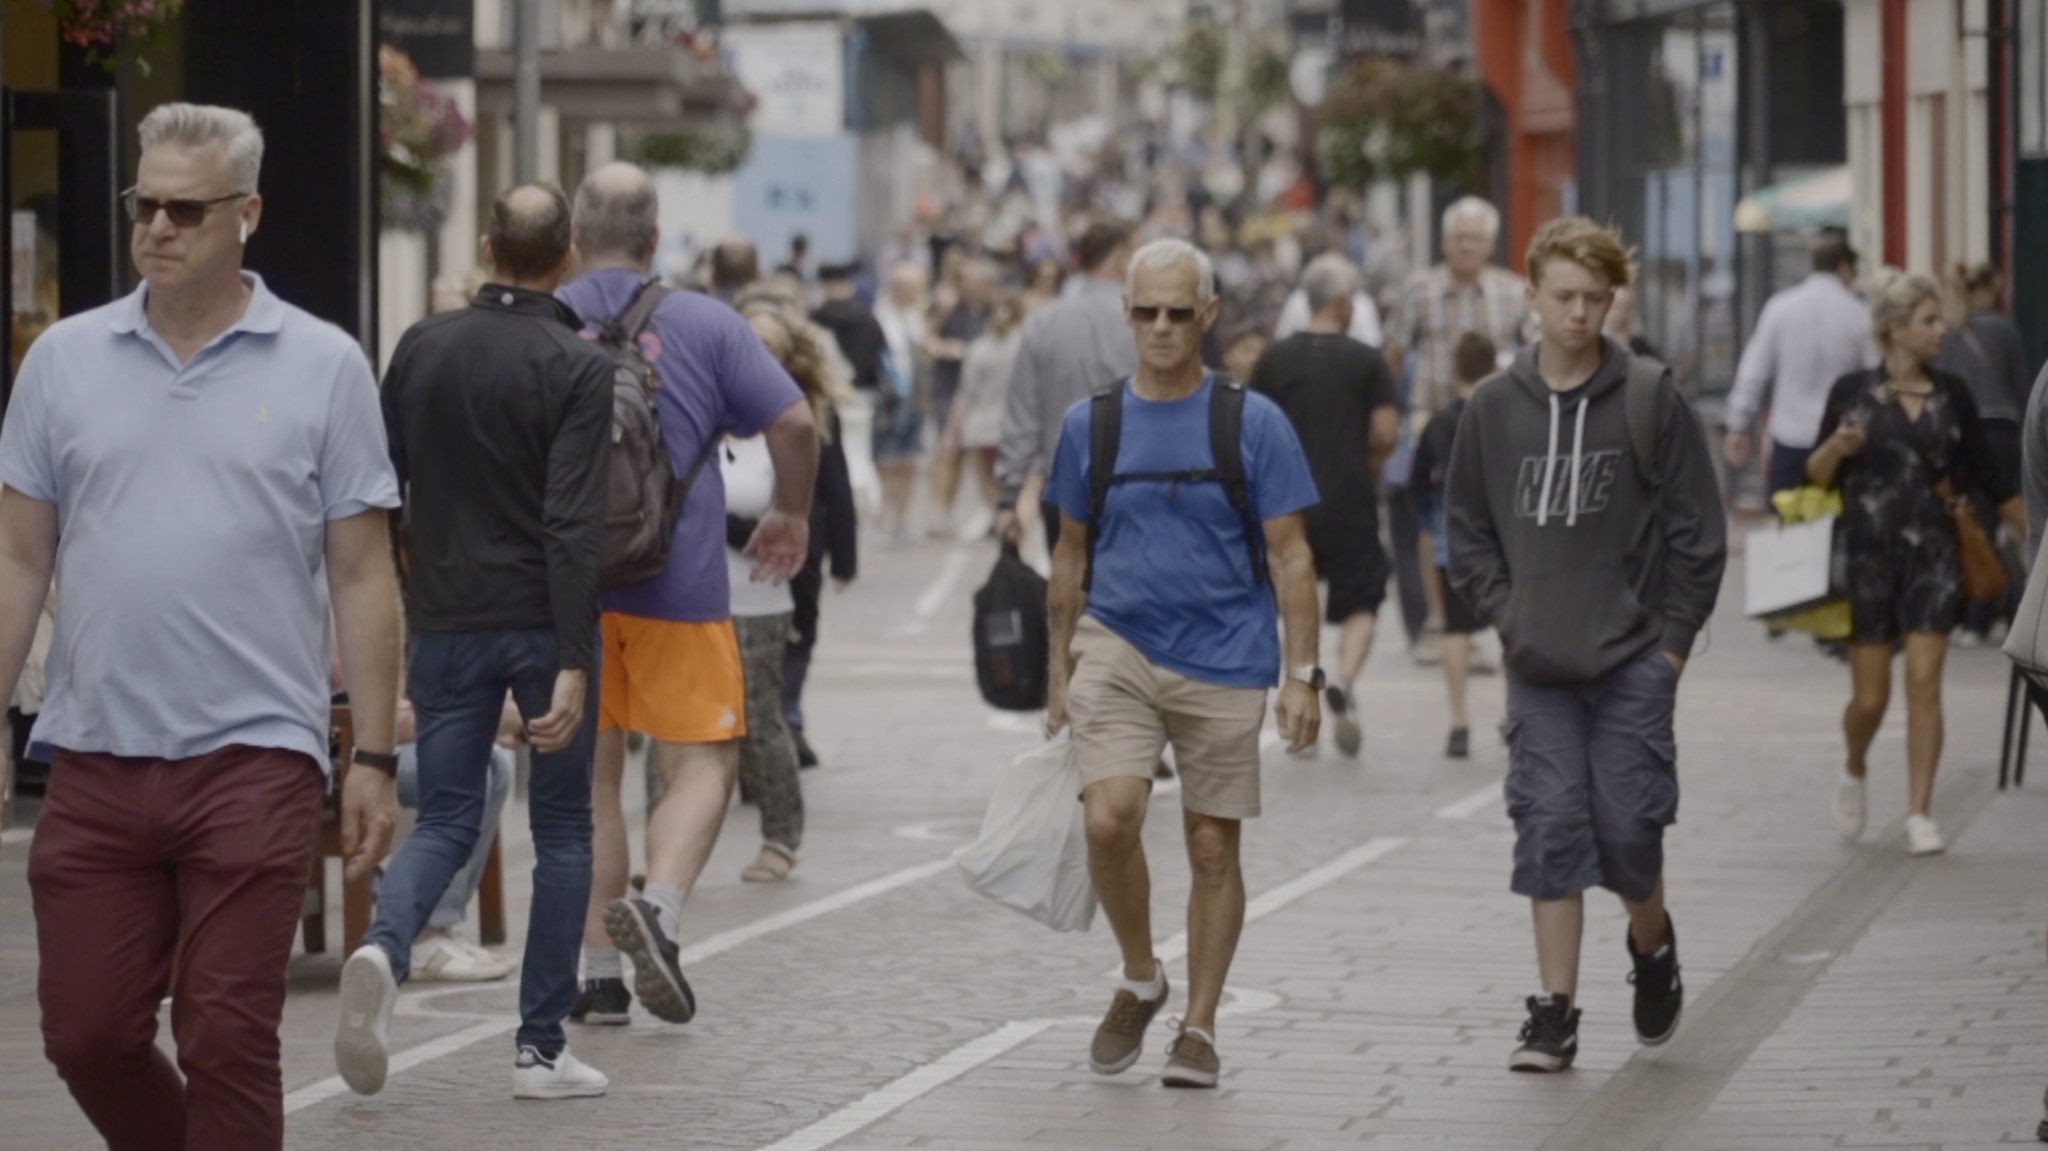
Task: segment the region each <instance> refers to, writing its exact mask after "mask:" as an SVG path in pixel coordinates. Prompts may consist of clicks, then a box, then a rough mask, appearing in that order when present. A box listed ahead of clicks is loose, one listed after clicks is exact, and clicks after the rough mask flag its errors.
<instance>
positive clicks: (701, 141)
mask: <svg viewBox="0 0 2048 1151" xmlns="http://www.w3.org/2000/svg"><path fill="white" fill-rule="evenodd" d="M753 146H754V134H753V132H752V131H750V130H749V129H748V128H747V126H746V125H745V124H744V123H740V122H734V123H731V124H726V125H719V126H715V127H709V128H690V129H685V130H683V131H680V132H645V133H640V134H638V135H631V136H626V137H624V138H622V139H621V140H620V141H619V150H620V152H622V153H624V154H626V155H628V156H631V157H632V158H633V159H634V160H635V161H636V162H638V163H640V164H642V165H644V166H646V167H649V168H688V169H689V170H691V171H693V172H705V173H708V174H710V175H714V176H715V175H720V174H722V173H725V172H730V171H732V170H733V169H735V168H737V167H739V166H740V165H741V164H742V163H744V162H745V161H746V158H747V153H748V152H749V151H750V150H751V149H752V148H753Z"/></svg>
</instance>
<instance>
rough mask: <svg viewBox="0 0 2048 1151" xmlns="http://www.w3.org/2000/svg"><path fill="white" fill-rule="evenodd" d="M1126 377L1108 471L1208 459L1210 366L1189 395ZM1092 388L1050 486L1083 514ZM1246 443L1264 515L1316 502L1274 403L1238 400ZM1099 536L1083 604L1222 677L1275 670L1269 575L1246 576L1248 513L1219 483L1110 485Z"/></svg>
mask: <svg viewBox="0 0 2048 1151" xmlns="http://www.w3.org/2000/svg"><path fill="white" fill-rule="evenodd" d="M1120 386H1121V387H1122V390H1123V404H1124V415H1123V440H1122V443H1121V444H1120V445H1119V446H1118V448H1117V459H1116V471H1117V474H1119V475H1127V474H1130V473H1133V472H1173V471H1187V470H1190V469H1196V470H1200V469H1207V468H1212V467H1214V466H1215V463H1216V461H1215V459H1214V453H1213V452H1211V451H1210V450H1209V396H1210V393H1211V392H1212V391H1213V390H1214V389H1215V386H1216V385H1215V380H1214V378H1213V377H1211V378H1210V379H1208V380H1204V381H1203V382H1202V386H1201V387H1200V388H1197V389H1196V390H1195V393H1194V394H1193V395H1191V396H1189V397H1187V398H1186V399H1184V400H1174V401H1172V402H1165V403H1162V402H1159V401H1155V400H1147V399H1142V398H1140V397H1139V396H1138V395H1137V394H1136V393H1134V392H1133V391H1132V390H1131V388H1130V385H1129V383H1128V382H1126V383H1124V384H1123V385H1120ZM1088 405H1089V401H1088V400H1082V401H1081V402H1080V403H1077V404H1075V405H1074V406H1073V407H1071V408H1068V409H1067V415H1066V419H1065V420H1064V422H1063V423H1062V424H1061V427H1060V445H1059V450H1058V452H1057V453H1055V455H1054V457H1053V466H1052V479H1051V481H1050V482H1049V483H1048V485H1047V493H1048V495H1049V497H1050V498H1051V499H1052V501H1053V502H1054V503H1056V504H1058V505H1059V508H1060V510H1061V511H1062V512H1064V513H1065V514H1066V515H1067V516H1069V517H1071V518H1072V519H1074V520H1075V521H1077V522H1079V523H1086V522H1088V424H1089V418H1088V417H1089V410H1088ZM1242 443H1243V449H1242V451H1243V456H1244V470H1245V476H1246V478H1247V480H1248V481H1249V483H1250V487H1251V497H1252V514H1253V518H1254V519H1256V520H1257V521H1259V522H1260V523H1262V524H1263V523H1264V522H1265V521H1267V520H1270V519H1274V518H1276V517H1279V516H1284V515H1288V514H1290V513H1293V512H1298V511H1301V510H1303V509H1305V508H1308V507H1311V506H1313V505H1314V504H1315V503H1316V499H1317V497H1316V484H1315V480H1314V479H1313V478H1312V477H1311V476H1310V475H1309V470H1308V457H1307V456H1305V455H1304V454H1302V450H1301V441H1300V440H1299V439H1297V438H1296V437H1295V434H1294V427H1293V425H1292V424H1290V423H1288V422H1287V417H1286V415H1285V414H1283V413H1282V412H1281V411H1280V408H1279V405H1277V404H1275V403H1273V401H1271V400H1269V399H1267V398H1266V397H1264V396H1261V395H1257V394H1248V395H1246V396H1245V401H1244V431H1243V440H1242ZM1101 529H1102V538H1101V539H1099V540H1097V541H1096V544H1095V581H1094V586H1093V587H1092V588H1091V589H1090V590H1089V592H1088V614H1089V615H1091V616H1094V617H1095V618H1096V619H1097V620H1098V621H1100V622H1101V623H1102V625H1103V626H1104V627H1107V628H1108V629H1109V630H1111V631H1113V632H1115V633H1116V634H1117V635H1119V636H1122V637H1123V638H1124V639H1125V640H1127V641H1128V642H1129V643H1130V644H1131V646H1133V647H1135V648H1137V649H1138V650H1139V651H1140V652H1142V653H1143V654H1144V656H1145V658H1146V659H1149V660H1151V661H1152V662H1153V663H1156V664H1158V665H1159V666H1161V667H1163V668H1166V669H1167V670H1169V671H1173V672H1178V673H1179V674H1181V675H1184V676H1187V677H1188V678H1189V679H1194V680H1200V681H1201V682H1203V683H1213V684H1218V685H1221V686H1224V687H1272V686H1273V685H1274V684H1275V683H1276V682H1278V681H1279V678H1280V637H1279V627H1278V625H1279V619H1278V612H1277V609H1276V608H1275V606H1274V600H1273V593H1272V590H1271V586H1270V584H1269V583H1267V582H1263V581H1261V582H1256V583H1255V582H1254V581H1253V579H1252V570H1251V551H1250V549H1249V548H1248V547H1246V546H1245V538H1244V519H1243V517H1242V516H1241V515H1240V514H1239V513H1238V511H1237V509H1235V508H1233V507H1231V506H1230V498H1229V497H1228V496H1227V495H1226V494H1225V493H1224V490H1223V485H1222V484H1220V483H1214V482H1208V483H1170V482H1168V481H1164V480H1161V481H1151V480H1133V481H1129V482H1126V483H1120V484H1116V485H1114V486H1113V487H1111V488H1110V491H1109V498H1108V501H1107V503H1106V504H1105V506H1104V508H1103V512H1102V524H1101Z"/></svg>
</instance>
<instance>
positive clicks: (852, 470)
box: [838, 399, 882, 516]
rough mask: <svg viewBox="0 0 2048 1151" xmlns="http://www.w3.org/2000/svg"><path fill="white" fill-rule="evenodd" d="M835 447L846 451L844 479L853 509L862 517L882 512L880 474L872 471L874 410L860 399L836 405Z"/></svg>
mask: <svg viewBox="0 0 2048 1151" xmlns="http://www.w3.org/2000/svg"><path fill="white" fill-rule="evenodd" d="M838 411H839V444H840V447H842V448H843V449H845V451H846V477H847V480H848V482H849V483H850V484H851V485H852V487H853V507H854V510H855V511H857V512H859V513H860V514H861V515H863V516H876V515H880V514H881V512H882V473H881V472H879V471H877V470H876V469H875V410H874V408H872V407H870V406H868V402H867V401H866V400H863V399H854V400H852V401H849V402H847V403H845V404H842V405H840V407H839V409H838Z"/></svg>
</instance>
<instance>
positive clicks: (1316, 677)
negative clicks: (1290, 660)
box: [1287, 664, 1326, 691]
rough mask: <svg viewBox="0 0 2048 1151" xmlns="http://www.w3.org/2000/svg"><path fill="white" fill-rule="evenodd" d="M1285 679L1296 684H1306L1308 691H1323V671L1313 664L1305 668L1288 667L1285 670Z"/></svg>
mask: <svg viewBox="0 0 2048 1151" xmlns="http://www.w3.org/2000/svg"><path fill="white" fill-rule="evenodd" d="M1287 678H1288V679H1291V680H1294V681H1295V682H1296V683H1305V684H1307V685H1308V686H1309V690H1310V691H1321V690H1323V684H1324V683H1325V682H1326V681H1325V680H1324V678H1323V669H1322V668H1320V667H1317V666H1316V665H1315V664H1309V665H1307V666H1305V667H1290V668H1288V669H1287Z"/></svg>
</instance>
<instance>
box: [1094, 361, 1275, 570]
mask: <svg viewBox="0 0 2048 1151" xmlns="http://www.w3.org/2000/svg"><path fill="white" fill-rule="evenodd" d="M1244 395H1245V393H1244V385H1243V384H1240V383H1238V382H1237V381H1236V380H1233V379H1230V378H1228V377H1226V376H1221V375H1219V376H1217V377H1216V385H1215V387H1214V388H1213V389H1211V390H1210V393H1209V452H1210V458H1211V459H1213V460H1214V461H1215V462H1214V464H1213V465H1212V466H1210V467H1207V468H1189V469H1187V470H1185V471H1178V472H1125V473H1123V474H1121V475H1119V474H1118V473H1117V470H1116V455H1117V450H1118V448H1119V447H1120V446H1121V445H1122V442H1123V430H1124V404H1123V399H1124V385H1123V384H1118V385H1117V386H1116V387H1113V388H1111V389H1109V390H1108V391H1106V392H1097V393H1096V394H1095V397H1094V398H1093V399H1092V400H1091V401H1090V402H1089V408H1088V568H1087V572H1086V574H1085V575H1083V576H1082V577H1081V587H1082V590H1084V591H1086V590H1090V589H1092V588H1093V587H1094V586H1095V545H1096V543H1097V542H1098V541H1099V540H1101V539H1102V513H1103V509H1104V508H1105V507H1107V506H1108V504H1109V489H1110V488H1112V487H1115V486H1116V485H1117V484H1123V483H1130V482H1132V481H1134V480H1136V481H1145V480H1149V481H1152V482H1155V483H1173V484H1222V485H1223V494H1224V495H1225V496H1226V497H1227V498H1228V499H1229V500H1230V506H1231V507H1233V508H1236V509H1237V514H1238V516H1239V517H1240V518H1241V519H1243V520H1244V545H1245V550H1246V551H1247V552H1248V553H1249V554H1250V558H1251V569H1252V584H1253V586H1255V587H1256V586H1260V585H1264V584H1266V583H1268V582H1269V580H1270V576H1269V574H1268V573H1267V571H1266V535H1265V529H1264V527H1263V526H1262V525H1261V524H1260V523H1259V520H1258V515H1257V513H1255V512H1254V511H1253V510H1252V490H1251V483H1250V481H1249V480H1247V479H1246V478H1245V474H1244V444H1243V432H1244Z"/></svg>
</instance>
